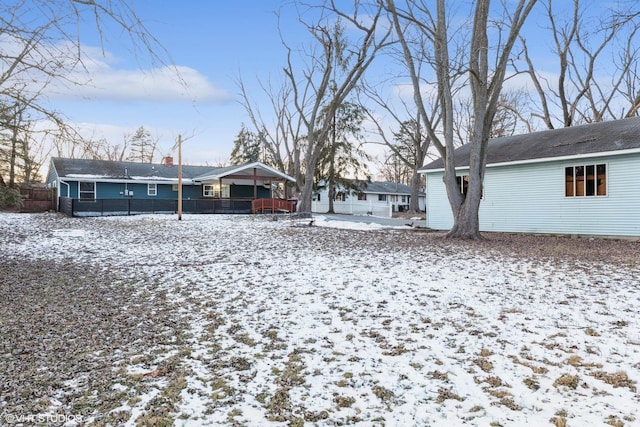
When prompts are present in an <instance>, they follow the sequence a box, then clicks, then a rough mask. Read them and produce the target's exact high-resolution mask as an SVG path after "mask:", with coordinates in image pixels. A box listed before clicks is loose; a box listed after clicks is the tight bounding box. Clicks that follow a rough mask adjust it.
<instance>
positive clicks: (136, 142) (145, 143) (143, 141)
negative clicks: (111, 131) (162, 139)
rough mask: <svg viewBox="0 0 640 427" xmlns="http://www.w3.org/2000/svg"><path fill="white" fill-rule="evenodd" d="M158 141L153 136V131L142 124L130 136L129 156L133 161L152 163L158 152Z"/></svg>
mask: <svg viewBox="0 0 640 427" xmlns="http://www.w3.org/2000/svg"><path fill="white" fill-rule="evenodd" d="M156 148H157V141H154V140H153V138H152V137H151V132H149V131H148V130H147V129H145V127H144V126H140V127H139V128H138V129H137V130H136V131H135V133H134V134H133V135H132V136H131V137H130V138H129V157H128V158H127V160H130V161H132V162H141V163H152V162H153V155H154V154H155V152H156Z"/></svg>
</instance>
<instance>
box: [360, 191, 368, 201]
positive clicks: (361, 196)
mask: <svg viewBox="0 0 640 427" xmlns="http://www.w3.org/2000/svg"><path fill="white" fill-rule="evenodd" d="M358 200H367V193H358Z"/></svg>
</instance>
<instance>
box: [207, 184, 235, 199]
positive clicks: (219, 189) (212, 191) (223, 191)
mask: <svg viewBox="0 0 640 427" xmlns="http://www.w3.org/2000/svg"><path fill="white" fill-rule="evenodd" d="M202 195H203V196H204V197H215V198H228V197H229V186H228V185H220V184H205V185H203V186H202Z"/></svg>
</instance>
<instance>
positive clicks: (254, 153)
mask: <svg viewBox="0 0 640 427" xmlns="http://www.w3.org/2000/svg"><path fill="white" fill-rule="evenodd" d="M260 140H261V138H260V135H257V134H255V133H253V132H251V131H250V130H248V129H247V128H246V127H245V125H244V123H243V124H242V127H241V129H240V132H238V136H236V139H235V141H233V150H232V151H231V158H230V160H229V162H230V163H231V164H232V165H244V164H246V163H253V162H259V161H262V160H263V159H262V157H263V156H262V155H261V149H262V144H261V142H260Z"/></svg>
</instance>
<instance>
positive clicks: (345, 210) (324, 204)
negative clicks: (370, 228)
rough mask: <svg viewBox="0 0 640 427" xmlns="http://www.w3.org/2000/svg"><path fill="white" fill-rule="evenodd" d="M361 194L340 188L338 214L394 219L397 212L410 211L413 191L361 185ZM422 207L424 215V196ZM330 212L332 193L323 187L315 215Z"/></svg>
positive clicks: (316, 198)
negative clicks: (330, 196)
mask: <svg viewBox="0 0 640 427" xmlns="http://www.w3.org/2000/svg"><path fill="white" fill-rule="evenodd" d="M360 183H361V190H359V191H354V190H345V189H343V188H340V187H338V188H337V189H336V197H335V200H334V202H333V209H334V211H335V213H340V214H349V215H374V216H381V217H387V218H390V217H391V216H393V212H404V211H407V210H409V201H410V200H411V187H409V186H408V185H405V184H399V183H395V182H383V181H373V182H365V181H361V182H360ZM418 197H419V201H418V203H419V207H420V210H421V211H424V207H425V197H424V192H420V193H419V196H418ZM328 210H329V189H328V187H321V188H320V189H319V190H318V191H316V192H315V193H314V194H313V199H312V203H311V211H312V212H314V213H326V212H327V211H328Z"/></svg>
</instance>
